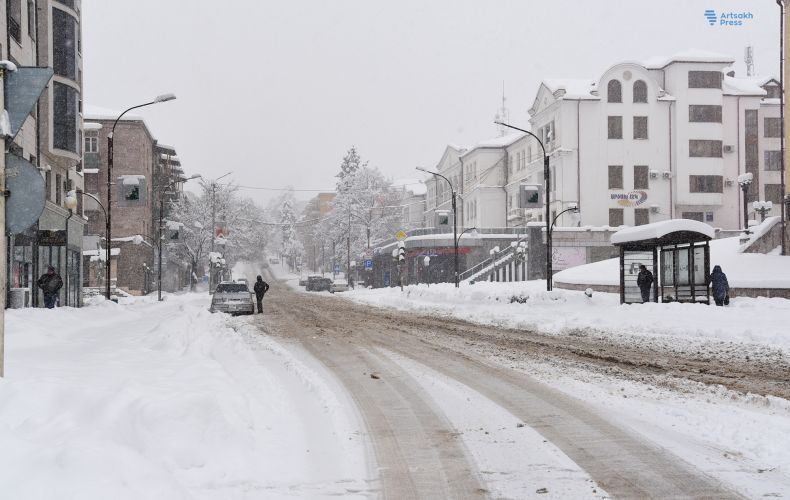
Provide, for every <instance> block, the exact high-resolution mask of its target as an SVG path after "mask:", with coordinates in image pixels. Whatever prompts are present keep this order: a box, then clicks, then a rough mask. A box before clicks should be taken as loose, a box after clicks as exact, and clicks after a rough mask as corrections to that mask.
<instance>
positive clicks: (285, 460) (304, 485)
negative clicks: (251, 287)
mask: <svg viewBox="0 0 790 500" xmlns="http://www.w3.org/2000/svg"><path fill="white" fill-rule="evenodd" d="M208 301H209V296H208V295H207V294H188V295H184V296H169V297H167V300H166V301H165V302H163V303H157V302H156V301H155V299H154V300H151V299H150V298H143V299H138V300H137V301H135V302H134V303H132V304H130V305H118V304H114V303H111V302H101V303H99V304H98V305H95V306H91V307H85V308H82V309H70V308H62V309H56V310H42V309H24V310H14V311H9V312H8V314H7V317H6V318H7V322H6V335H7V336H6V378H4V379H0V449H2V453H0V491H2V492H3V493H2V496H3V497H5V498H81V499H84V498H97V499H98V498H102V499H103V498H116V499H119V498H129V499H136V498H162V499H174V498H217V499H225V498H240V497H266V498H273V497H274V498H278V497H291V496H293V495H299V496H311V497H315V496H324V495H343V496H348V495H349V494H350V493H352V492H360V491H365V490H366V489H367V488H368V487H369V486H368V484H367V483H366V480H367V478H368V477H369V475H368V471H367V465H366V463H365V460H366V455H365V449H364V443H363V442H362V441H361V437H360V435H359V434H360V432H359V427H358V422H357V420H356V415H355V414H354V413H353V412H354V410H353V405H349V404H347V403H346V402H345V401H342V399H340V398H342V397H343V392H342V391H341V390H338V389H337V388H334V387H330V386H329V385H328V384H329V382H326V381H325V377H323V376H322V374H320V373H319V372H318V371H317V370H319V368H317V367H309V366H306V365H305V364H304V362H302V361H300V360H297V359H296V358H294V357H293V355H291V354H290V351H288V350H285V349H283V348H282V347H280V346H279V345H278V344H276V343H274V341H272V340H271V339H269V338H268V337H264V336H261V335H256V334H255V331H256V329H255V328H254V327H253V326H251V322H253V321H255V319H256V318H255V317H248V318H229V317H227V316H225V315H220V314H210V313H209V312H208V311H207V307H208Z"/></svg>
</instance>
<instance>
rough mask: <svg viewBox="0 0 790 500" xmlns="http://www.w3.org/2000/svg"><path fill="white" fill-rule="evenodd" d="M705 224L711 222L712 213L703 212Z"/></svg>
mask: <svg viewBox="0 0 790 500" xmlns="http://www.w3.org/2000/svg"><path fill="white" fill-rule="evenodd" d="M705 222H713V212H705Z"/></svg>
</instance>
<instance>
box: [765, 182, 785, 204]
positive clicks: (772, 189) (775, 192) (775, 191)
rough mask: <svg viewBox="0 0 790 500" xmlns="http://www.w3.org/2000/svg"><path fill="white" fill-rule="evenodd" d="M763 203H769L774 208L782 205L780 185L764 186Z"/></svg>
mask: <svg viewBox="0 0 790 500" xmlns="http://www.w3.org/2000/svg"><path fill="white" fill-rule="evenodd" d="M765 201H770V202H771V203H773V204H774V206H776V207H778V206H779V204H780V203H782V185H781V184H766V185H765Z"/></svg>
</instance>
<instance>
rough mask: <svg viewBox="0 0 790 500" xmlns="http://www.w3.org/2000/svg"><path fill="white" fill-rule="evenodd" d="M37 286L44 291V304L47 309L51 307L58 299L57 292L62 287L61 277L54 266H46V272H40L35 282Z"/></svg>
mask: <svg viewBox="0 0 790 500" xmlns="http://www.w3.org/2000/svg"><path fill="white" fill-rule="evenodd" d="M36 283H37V284H38V287H39V288H40V289H41V291H42V292H44V305H45V306H46V307H47V309H52V308H54V307H55V304H56V303H57V301H58V293H59V292H60V289H61V288H62V287H63V279H62V278H61V277H60V275H59V274H58V273H56V272H55V268H54V267H52V266H49V267H47V272H46V273H45V274H42V275H41V277H40V278H39V279H38V281H37V282H36Z"/></svg>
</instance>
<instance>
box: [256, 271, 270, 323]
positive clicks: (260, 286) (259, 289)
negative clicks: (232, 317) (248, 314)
mask: <svg viewBox="0 0 790 500" xmlns="http://www.w3.org/2000/svg"><path fill="white" fill-rule="evenodd" d="M253 290H255V299H256V300H257V301H258V314H261V313H263V296H264V295H266V292H268V291H269V284H268V283H266V282H265V281H263V278H261V276H260V275H259V276H258V279H257V281H255V286H254V287H253Z"/></svg>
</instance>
